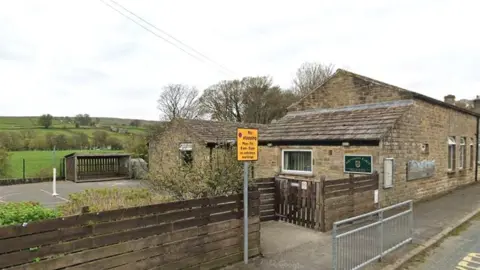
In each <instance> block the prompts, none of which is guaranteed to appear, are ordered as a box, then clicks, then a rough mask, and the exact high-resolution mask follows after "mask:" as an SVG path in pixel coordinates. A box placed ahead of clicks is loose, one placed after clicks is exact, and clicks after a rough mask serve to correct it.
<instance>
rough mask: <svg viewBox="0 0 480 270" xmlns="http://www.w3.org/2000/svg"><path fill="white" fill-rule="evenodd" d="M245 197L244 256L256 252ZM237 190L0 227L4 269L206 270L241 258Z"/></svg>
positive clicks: (254, 218)
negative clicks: (246, 238)
mask: <svg viewBox="0 0 480 270" xmlns="http://www.w3.org/2000/svg"><path fill="white" fill-rule="evenodd" d="M259 197H260V194H259V193H258V192H251V193H250V194H249V204H250V207H249V208H250V209H249V215H250V219H249V224H250V225H249V256H256V255H258V254H259V249H260V219H259V216H258V212H259ZM242 206H243V199H242V195H233V196H222V197H214V198H204V199H196V200H188V201H178V202H171V203H164V204H156V205H149V206H143V207H134V208H126V209H120V210H112V211H106V212H100V213H86V214H83V215H77V216H70V217H65V218H59V219H52V220H45V221H41V222H34V223H30V224H23V225H18V226H8V227H1V228H0V268H1V269H4V268H7V267H9V268H8V269H9V270H10V269H15V270H17V269H49V270H50V269H125V270H127V269H128V270H130V269H185V268H195V269H197V268H201V269H210V268H216V267H221V266H224V265H227V264H230V263H234V262H237V261H241V260H242V258H243V209H242V208H243V207H242Z"/></svg>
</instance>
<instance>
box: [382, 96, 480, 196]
mask: <svg viewBox="0 0 480 270" xmlns="http://www.w3.org/2000/svg"><path fill="white" fill-rule="evenodd" d="M475 129H476V118H475V117H474V116H471V115H468V114H465V113H461V112H458V111H455V110H452V109H448V108H444V107H440V106H436V105H432V104H430V103H426V102H424V101H420V100H416V101H415V105H414V107H413V108H412V109H411V110H410V111H409V112H408V113H407V114H406V115H404V116H403V117H402V118H401V119H400V120H399V122H398V123H397V125H396V128H395V129H393V130H392V131H391V132H390V133H389V134H388V135H387V136H386V137H385V139H384V140H383V142H382V152H381V154H380V159H381V160H383V158H389V157H393V158H395V164H396V170H395V173H394V175H395V176H394V183H393V187H392V188H387V189H383V188H380V200H381V202H382V204H383V205H389V204H393V203H398V202H401V201H404V200H408V199H414V200H419V199H424V198H428V197H431V196H434V195H438V194H441V193H444V192H447V191H449V190H451V189H453V188H456V187H458V186H461V185H465V184H468V183H471V182H473V181H475V166H476V162H474V163H473V164H474V166H470V164H471V163H470V159H471V158H470V157H471V155H470V151H471V150H470V144H471V143H473V146H474V148H473V151H474V155H473V156H474V159H475V158H476V157H475V151H476V148H475V147H476V145H475V144H476V143H475V140H476V135H475V133H476V132H475ZM448 136H455V137H456V143H457V147H456V164H457V166H456V169H455V170H453V171H451V172H449V171H448V143H447V140H448ZM460 137H466V138H467V145H466V148H467V150H466V152H467V155H466V162H465V163H466V164H465V167H466V168H464V169H462V170H460V169H459V168H458V165H459V157H460V154H459V145H460ZM426 144H428V151H425V150H422V145H426ZM409 160H416V161H423V160H429V161H432V160H434V161H435V174H434V176H432V177H429V178H423V179H416V180H409V181H407V179H406V175H407V171H406V165H407V162H408V161H409ZM380 168H381V170H380V172H383V166H380ZM380 182H382V185H381V186H382V187H383V174H381V176H380Z"/></svg>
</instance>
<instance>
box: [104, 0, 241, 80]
mask: <svg viewBox="0 0 480 270" xmlns="http://www.w3.org/2000/svg"><path fill="white" fill-rule="evenodd" d="M109 1H110V2H112V3H114V4H115V5H117V6H119V7H120V8H122V9H123V10H125V11H126V12H128V13H130V14H131V15H133V16H135V17H136V18H137V19H139V20H141V21H142V22H144V23H146V24H148V25H149V26H151V27H152V28H154V29H155V30H157V31H159V32H161V33H163V34H164V35H166V36H168V37H169V38H171V39H173V40H175V41H176V42H178V43H180V44H182V45H183V46H185V47H187V48H188V49H190V50H192V51H193V52H195V53H196V54H198V55H200V56H201V57H203V58H204V59H206V60H208V61H210V62H211V63H213V64H215V65H218V66H219V67H221V68H222V69H225V70H226V71H228V72H230V73H235V72H233V71H231V70H230V69H229V68H227V67H225V66H224V65H222V64H220V63H218V62H216V61H215V60H213V59H211V58H210V57H208V56H206V55H205V54H203V53H201V52H199V51H198V50H196V49H195V48H192V47H191V46H189V45H188V44H186V43H184V42H182V41H181V40H179V39H178V38H176V37H174V36H173V35H171V34H169V33H167V32H166V31H165V30H162V29H160V28H159V27H157V26H156V25H154V24H152V23H150V22H148V21H147V20H145V19H143V18H142V17H140V16H139V15H137V14H135V13H134V12H132V11H131V10H129V9H127V8H126V7H125V6H123V5H121V4H120V3H118V2H117V1H115V0H109Z"/></svg>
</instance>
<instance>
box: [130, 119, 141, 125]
mask: <svg viewBox="0 0 480 270" xmlns="http://www.w3.org/2000/svg"><path fill="white" fill-rule="evenodd" d="M140 125H141V122H140V120H137V119H135V120H132V121H131V122H130V126H132V127H139V126H140Z"/></svg>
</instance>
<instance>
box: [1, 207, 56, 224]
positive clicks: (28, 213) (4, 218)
mask: <svg viewBox="0 0 480 270" xmlns="http://www.w3.org/2000/svg"><path fill="white" fill-rule="evenodd" d="M58 216H59V213H58V211H56V210H53V209H48V208H46V207H43V206H41V205H40V204H39V203H37V202H9V203H1V204H0V225H15V224H22V223H24V222H27V223H28V222H33V221H38V220H44V219H52V218H56V217H58Z"/></svg>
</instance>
